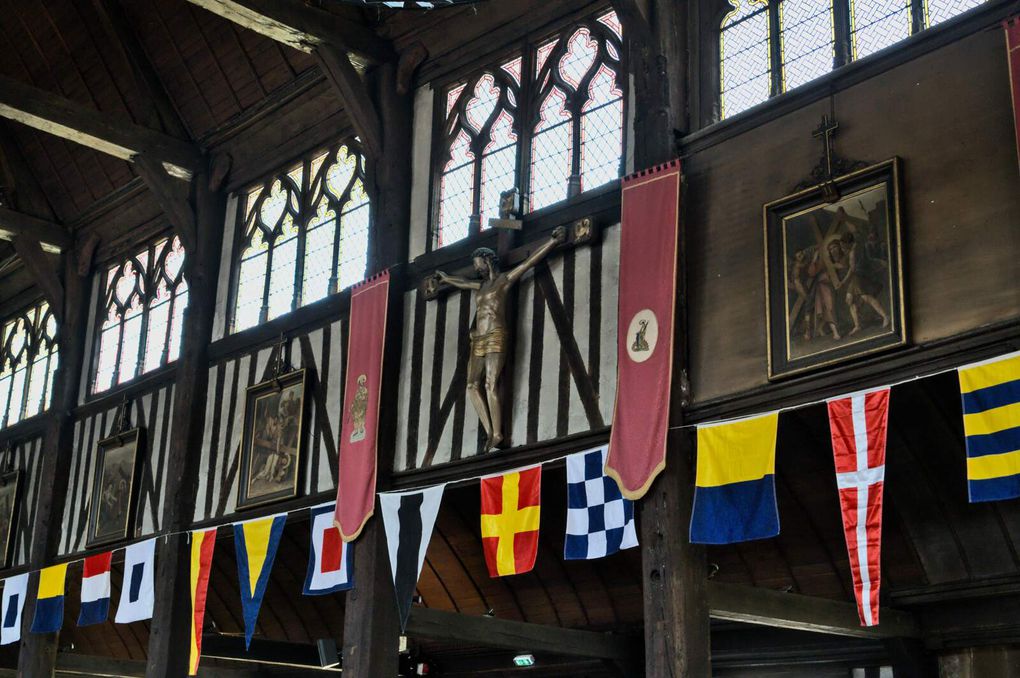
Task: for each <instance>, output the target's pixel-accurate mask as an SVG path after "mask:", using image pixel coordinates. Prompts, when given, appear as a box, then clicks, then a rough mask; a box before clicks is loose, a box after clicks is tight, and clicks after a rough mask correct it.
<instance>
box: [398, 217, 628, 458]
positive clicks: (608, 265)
mask: <svg viewBox="0 0 1020 678" xmlns="http://www.w3.org/2000/svg"><path fill="white" fill-rule="evenodd" d="M619 232H620V229H619V226H612V227H610V228H606V229H604V230H603V232H602V234H601V241H600V242H595V243H594V244H592V245H591V246H581V247H578V248H576V249H574V250H571V251H568V252H566V253H565V254H563V255H562V256H555V257H553V258H551V259H549V261H548V264H539V266H538V267H536V269H534V270H533V271H531V272H529V273H527V274H526V275H525V276H524V277H523V278H522V279H521V281H520V283H519V286H518V288H517V331H516V334H515V344H514V356H513V363H512V367H510V368H508V369H507V371H506V373H505V374H504V375H503V379H512V383H513V406H512V417H511V420H510V421H509V422H505V423H504V430H505V431H507V432H509V434H510V436H509V441H508V442H509V445H510V446H513V447H518V446H521V445H530V444H534V443H538V442H542V441H549V440H552V439H554V438H559V437H563V436H566V435H570V434H575V433H583V432H586V431H591V430H598V429H602V428H604V427H605V426H606V425H607V424H609V422H610V421H611V419H612V410H613V398H614V397H615V392H616V299H617V279H618V271H619V238H620V236H619ZM551 309H556V315H557V316H558V317H556V318H554V316H553V311H552V310H551ZM473 317H474V304H473V302H472V299H471V293H470V292H468V291H461V292H452V293H449V294H445V295H441V296H440V297H439V298H437V299H435V300H432V301H426V300H425V299H424V297H423V296H422V295H421V294H420V293H419V292H418V291H417V290H412V291H410V292H408V293H407V294H406V295H405V297H404V338H403V351H402V354H401V367H400V393H399V399H398V402H397V407H398V424H397V448H396V459H395V460H394V468H395V469H396V470H398V471H403V470H410V469H415V468H424V467H428V466H433V465H436V464H442V463H444V462H449V461H455V460H458V459H463V458H466V457H473V456H476V455H478V454H481V453H482V452H483V447H482V445H483V443H484V432H483V431H482V429H481V426H480V424H479V421H478V417H477V416H476V415H475V413H474V410H473V409H472V407H471V404H470V403H469V402H468V401H467V391H466V367H467V358H468V332H469V329H470V326H471V322H472V319H473ZM558 325H559V327H558ZM561 330H562V332H561ZM563 332H565V334H564V333H563ZM557 347H558V349H559V350H557ZM568 352H576V353H574V354H573V356H568ZM571 357H574V358H579V360H574V364H575V365H577V364H580V365H582V366H583V371H582V372H580V373H578V374H575V373H574V371H573V370H572V369H571V360H570V358H571ZM589 385H590V391H589V389H588V386H589ZM585 391H588V392H593V393H594V395H595V401H594V402H591V401H589V400H588V399H587V398H585V397H582V395H581V394H582V392H585Z"/></svg>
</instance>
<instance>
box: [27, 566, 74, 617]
mask: <svg viewBox="0 0 1020 678" xmlns="http://www.w3.org/2000/svg"><path fill="white" fill-rule="evenodd" d="M66 580H67V563H63V564H61V565H54V566H53V567H46V568H43V569H42V570H39V591H38V593H37V594H36V598H35V616H34V617H32V633H56V632H57V631H59V630H60V627H61V625H62V624H63V623H64V582H65V581H66Z"/></svg>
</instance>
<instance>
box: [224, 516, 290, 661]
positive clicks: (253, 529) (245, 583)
mask: <svg viewBox="0 0 1020 678" xmlns="http://www.w3.org/2000/svg"><path fill="white" fill-rule="evenodd" d="M286 522H287V514H286V513H281V514H280V515H276V516H269V517H268V518H256V519H255V520H248V521H245V522H243V523H234V548H235V549H236V550H237V578H238V579H239V580H240V584H241V609H242V611H243V613H244V646H245V648H247V647H248V646H250V645H251V637H252V635H253V634H254V633H255V622H256V621H257V620H258V618H259V608H260V607H262V597H263V596H264V595H265V594H266V586H267V585H268V584H269V573H270V572H271V571H272V569H273V559H275V558H276V549H277V548H278V547H279V546H280V537H282V536H283V526H284V524H285V523H286Z"/></svg>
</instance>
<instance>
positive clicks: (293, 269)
mask: <svg viewBox="0 0 1020 678" xmlns="http://www.w3.org/2000/svg"><path fill="white" fill-rule="evenodd" d="M239 202H240V204H239V210H240V217H239V221H240V223H241V224H242V225H243V226H242V231H241V239H240V243H239V247H238V250H237V251H238V252H239V256H238V262H237V273H236V287H235V295H234V315H233V329H234V331H240V330H244V329H247V328H249V327H254V326H255V325H258V324H260V323H263V322H266V321H269V320H272V319H274V318H278V317H279V316H281V315H283V314H285V313H289V312H290V311H292V310H294V309H296V308H298V307H300V306H304V305H307V304H310V303H312V302H315V301H318V300H320V299H323V298H325V297H326V296H327V295H330V294H335V293H336V292H339V291H340V290H342V289H344V288H347V287H350V286H351V285H353V284H354V283H356V282H359V281H361V280H363V279H364V278H365V273H366V270H367V268H368V233H369V201H368V194H367V193H366V192H365V160H364V157H363V156H362V155H361V152H360V149H359V148H358V146H357V144H356V142H354V141H348V142H346V143H343V144H341V145H339V146H336V147H334V148H331V149H329V150H326V151H321V152H318V153H316V154H314V155H312V156H311V157H309V158H306V159H304V160H302V161H301V162H299V163H297V164H295V165H293V166H291V167H289V168H287V169H285V170H284V171H282V172H280V173H278V174H275V175H273V176H271V177H269V178H268V179H266V180H265V181H263V182H261V183H260V184H258V185H256V186H254V187H252V188H250V189H248V190H247V191H246V192H244V194H243V195H242V197H241V199H240V201H239Z"/></svg>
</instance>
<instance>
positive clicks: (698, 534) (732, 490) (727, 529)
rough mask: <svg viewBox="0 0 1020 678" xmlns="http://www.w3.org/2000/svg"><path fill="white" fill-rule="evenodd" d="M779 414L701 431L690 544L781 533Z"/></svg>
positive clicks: (709, 426)
mask: <svg viewBox="0 0 1020 678" xmlns="http://www.w3.org/2000/svg"><path fill="white" fill-rule="evenodd" d="M778 423H779V414H778V413H777V412H773V413H772V414H765V415H762V416H760V417H751V418H748V419H739V420H736V421H729V422H724V423H721V424H709V425H705V426H699V427H698V470H697V479H696V480H695V482H694V485H695V487H694V510H693V512H692V515H691V542H692V543H695V544H732V543H734V542H738V541H749V540H751V539H766V538H768V537H774V536H776V535H777V534H779V510H778V509H777V508H776V429H777V427H778Z"/></svg>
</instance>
